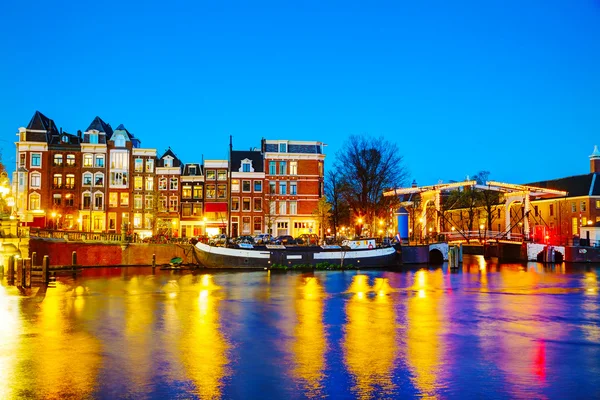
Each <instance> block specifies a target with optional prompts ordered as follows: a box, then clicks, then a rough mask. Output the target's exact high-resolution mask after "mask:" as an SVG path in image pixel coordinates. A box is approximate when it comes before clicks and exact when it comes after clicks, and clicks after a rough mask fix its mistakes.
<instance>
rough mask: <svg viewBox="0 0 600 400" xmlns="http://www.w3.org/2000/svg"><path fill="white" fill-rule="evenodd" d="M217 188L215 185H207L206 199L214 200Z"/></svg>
mask: <svg viewBox="0 0 600 400" xmlns="http://www.w3.org/2000/svg"><path fill="white" fill-rule="evenodd" d="M216 191H217V187H216V185H215V184H210V185H206V198H207V199H214V198H215V196H216V194H217V193H216Z"/></svg>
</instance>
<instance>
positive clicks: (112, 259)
mask: <svg viewBox="0 0 600 400" xmlns="http://www.w3.org/2000/svg"><path fill="white" fill-rule="evenodd" d="M29 251H30V255H31V253H32V252H34V251H35V252H36V253H37V259H38V260H42V258H43V257H44V256H45V255H48V256H50V265H71V256H72V253H73V251H75V252H77V264H79V265H97V266H105V265H106V266H111V265H150V264H151V263H152V254H156V264H157V265H160V264H168V263H169V262H170V260H171V258H173V257H181V258H182V259H183V262H184V263H193V262H194V261H195V260H194V257H193V253H192V249H191V245H177V244H150V243H128V244H123V245H121V244H118V243H85V242H72V241H69V242H67V241H64V240H56V239H33V238H32V239H30V243H29Z"/></svg>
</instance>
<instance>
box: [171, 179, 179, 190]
mask: <svg viewBox="0 0 600 400" xmlns="http://www.w3.org/2000/svg"><path fill="white" fill-rule="evenodd" d="M169 188H170V189H171V190H177V189H178V188H179V179H177V178H171V180H170V185H169Z"/></svg>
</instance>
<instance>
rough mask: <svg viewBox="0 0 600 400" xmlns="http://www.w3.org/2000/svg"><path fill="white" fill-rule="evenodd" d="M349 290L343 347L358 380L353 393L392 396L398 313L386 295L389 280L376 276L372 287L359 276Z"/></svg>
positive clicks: (369, 395) (364, 277)
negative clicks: (350, 294)
mask: <svg viewBox="0 0 600 400" xmlns="http://www.w3.org/2000/svg"><path fill="white" fill-rule="evenodd" d="M348 291H349V292H350V293H352V297H351V298H350V299H349V300H348V303H347V305H346V316H347V317H346V320H347V322H346V326H345V334H344V343H343V350H344V361H345V363H346V366H347V368H348V371H349V372H350V373H351V374H352V376H353V377H354V381H355V386H354V388H353V392H354V393H355V394H356V395H357V397H360V398H369V397H373V396H375V395H377V396H383V397H386V396H388V397H389V396H391V394H392V391H393V389H394V384H393V382H392V371H393V367H394V361H395V359H396V356H397V342H396V314H395V312H394V306H393V302H392V298H391V297H390V296H386V294H387V293H389V292H390V291H391V289H390V287H389V283H388V281H387V278H377V279H375V282H374V285H373V287H371V286H369V283H368V277H367V276H366V275H356V276H354V278H353V281H352V284H351V286H350V288H349V290H348ZM368 293H373V294H374V295H373V296H368V295H367V294H368ZM379 293H382V294H383V295H379Z"/></svg>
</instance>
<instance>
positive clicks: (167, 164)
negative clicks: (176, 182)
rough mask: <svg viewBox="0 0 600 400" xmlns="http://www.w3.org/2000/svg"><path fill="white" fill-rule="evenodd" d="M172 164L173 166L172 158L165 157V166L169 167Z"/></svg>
mask: <svg viewBox="0 0 600 400" xmlns="http://www.w3.org/2000/svg"><path fill="white" fill-rule="evenodd" d="M172 166H173V159H172V158H165V167H167V168H171V167H172Z"/></svg>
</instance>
